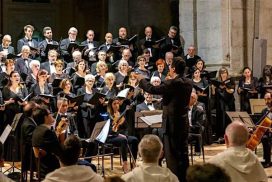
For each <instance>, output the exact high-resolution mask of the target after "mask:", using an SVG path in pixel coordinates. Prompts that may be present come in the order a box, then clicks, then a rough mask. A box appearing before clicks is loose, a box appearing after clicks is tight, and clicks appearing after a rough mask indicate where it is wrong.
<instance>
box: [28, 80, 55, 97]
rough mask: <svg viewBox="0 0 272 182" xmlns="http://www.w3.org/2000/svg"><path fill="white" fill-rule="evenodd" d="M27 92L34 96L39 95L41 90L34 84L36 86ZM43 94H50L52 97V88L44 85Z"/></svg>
mask: <svg viewBox="0 0 272 182" xmlns="http://www.w3.org/2000/svg"><path fill="white" fill-rule="evenodd" d="M29 92H30V93H31V92H33V95H34V96H36V95H40V94H41V90H40V87H39V84H38V83H36V84H34V85H32V86H31V88H30V90H29ZM44 94H52V95H53V87H52V86H51V85H49V84H47V83H46V84H45V87H44Z"/></svg>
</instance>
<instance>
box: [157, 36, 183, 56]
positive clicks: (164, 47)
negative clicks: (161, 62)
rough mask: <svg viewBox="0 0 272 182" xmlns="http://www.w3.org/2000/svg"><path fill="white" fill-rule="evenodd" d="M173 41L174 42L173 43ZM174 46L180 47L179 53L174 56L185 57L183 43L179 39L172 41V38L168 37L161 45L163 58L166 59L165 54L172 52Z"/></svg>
mask: <svg viewBox="0 0 272 182" xmlns="http://www.w3.org/2000/svg"><path fill="white" fill-rule="evenodd" d="M171 40H173V41H174V42H173V43H172V41H171ZM172 45H175V46H177V47H178V51H177V53H174V56H183V55H184V53H183V47H181V42H180V40H179V39H178V38H174V39H171V38H170V37H168V36H166V37H165V40H164V41H163V42H162V43H161V53H162V57H163V58H164V57H165V53H166V52H168V51H171V50H172Z"/></svg>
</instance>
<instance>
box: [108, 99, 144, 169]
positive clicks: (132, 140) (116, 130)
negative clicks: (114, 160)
mask: <svg viewBox="0 0 272 182" xmlns="http://www.w3.org/2000/svg"><path fill="white" fill-rule="evenodd" d="M119 109H120V101H119V100H118V98H116V97H114V98H112V99H110V100H109V103H108V107H107V110H108V113H109V115H110V118H111V127H110V132H109V135H108V138H107V142H108V143H112V144H114V145H116V146H119V147H121V156H122V161H123V170H124V173H127V172H128V170H129V168H128V163H127V152H128V150H130V151H131V153H132V155H133V158H134V159H135V160H136V159H137V150H138V149H137V146H138V143H139V141H138V139H137V138H136V137H134V136H127V134H128V133H127V129H126V128H127V122H126V119H125V117H124V114H125V111H124V112H123V113H120V111H119ZM129 145H130V146H131V147H130V149H128V147H129ZM134 167H135V166H134Z"/></svg>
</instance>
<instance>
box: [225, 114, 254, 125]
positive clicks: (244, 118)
mask: <svg viewBox="0 0 272 182" xmlns="http://www.w3.org/2000/svg"><path fill="white" fill-rule="evenodd" d="M226 113H227V115H228V117H229V118H230V120H231V122H233V121H240V122H242V123H244V124H245V125H246V127H248V128H254V127H255V125H254V123H253V121H252V119H251V117H250V116H249V114H248V113H247V112H231V111H227V112H226Z"/></svg>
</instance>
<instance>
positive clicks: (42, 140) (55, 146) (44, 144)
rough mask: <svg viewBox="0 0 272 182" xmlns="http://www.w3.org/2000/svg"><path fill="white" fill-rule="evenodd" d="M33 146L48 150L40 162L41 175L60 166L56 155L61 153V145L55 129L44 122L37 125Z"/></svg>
mask: <svg viewBox="0 0 272 182" xmlns="http://www.w3.org/2000/svg"><path fill="white" fill-rule="evenodd" d="M32 146H33V147H37V148H40V149H43V150H44V151H46V155H45V156H44V157H42V158H41V163H40V167H41V177H44V176H45V175H46V174H48V173H49V172H51V171H54V170H55V169H57V168H59V167H60V165H59V161H58V159H57V157H56V156H59V155H60V154H61V146H60V143H59V141H58V138H57V136H56V134H55V132H54V131H52V130H50V129H49V128H48V127H47V126H45V125H44V124H42V125H39V126H37V127H36V128H35V130H34V132H33V135H32Z"/></svg>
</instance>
